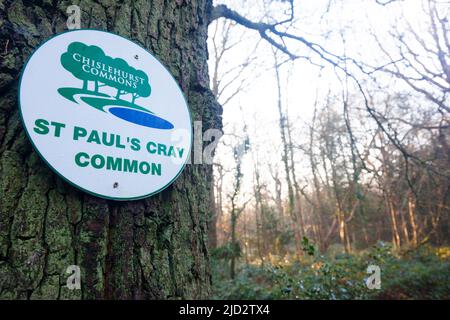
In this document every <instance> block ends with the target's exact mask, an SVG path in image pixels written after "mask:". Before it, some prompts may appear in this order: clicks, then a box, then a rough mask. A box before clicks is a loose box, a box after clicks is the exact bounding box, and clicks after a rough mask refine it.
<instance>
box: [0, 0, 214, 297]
mask: <svg viewBox="0 0 450 320" xmlns="http://www.w3.org/2000/svg"><path fill="white" fill-rule="evenodd" d="M71 4H77V5H79V6H80V8H81V10H82V16H81V22H82V28H95V29H101V30H108V31H111V32H114V33H117V34H120V35H122V36H125V37H128V38H130V39H132V40H134V41H135V42H137V43H139V44H141V45H142V46H144V47H145V48H147V49H148V50H149V51H150V52H152V53H153V54H155V55H156V56H157V57H158V58H159V59H160V60H161V61H162V62H163V63H164V64H165V65H166V66H167V67H168V68H169V70H170V72H171V73H172V74H173V75H174V77H175V79H176V80H177V82H178V83H179V85H180V86H181V88H182V89H183V91H184V94H185V96H186V98H187V100H188V103H189V106H190V108H191V113H192V117H193V120H202V121H203V128H205V129H207V128H211V127H216V128H217V127H219V128H220V123H221V119H220V114H221V109H220V106H218V104H217V103H216V102H215V100H214V97H213V96H212V94H211V93H210V91H209V89H208V87H209V79H208V71H207V46H206V38H207V24H208V12H209V10H210V6H211V3H210V1H209V0H189V1H188V0H152V1H150V0H148V1H144V0H130V1H108V0H97V1H92V0H87V1H75V0H73V1H50V0H42V1H25V0H14V1H2V0H0V299H42V298H47V299H151V298H163V299H164V298H204V297H206V296H207V295H208V294H209V290H210V270H209V262H208V250H207V230H206V225H207V220H208V216H209V214H210V212H211V210H212V208H211V203H212V202H211V199H210V197H211V190H210V188H211V186H210V181H211V180H210V179H211V175H212V170H211V167H210V166H207V165H196V166H193V165H188V166H187V167H186V169H185V170H184V173H183V174H182V175H181V176H180V177H179V178H178V179H177V180H176V182H175V183H174V184H172V186H170V187H169V188H168V189H166V190H165V191H163V192H162V193H160V194H158V195H155V196H153V197H150V198H147V199H145V200H140V201H133V202H113V201H107V200H102V199H99V198H95V197H92V196H89V195H87V194H85V193H83V192H81V191H78V190H77V189H75V188H73V187H71V186H70V185H68V184H67V183H66V182H64V181H62V180H61V179H60V178H59V177H57V175H56V174H54V173H53V172H52V171H51V170H50V169H49V168H48V167H47V166H46V165H45V164H44V163H43V161H41V159H40V158H39V156H38V155H37V154H36V153H35V152H34V150H33V149H32V147H31V144H30V142H29V141H28V140H27V138H26V135H25V132H24V130H23V128H22V125H21V122H20V118H19V112H18V105H17V92H18V80H19V74H20V70H21V68H22V66H23V64H24V62H25V61H26V59H27V58H28V57H29V56H30V54H31V52H32V51H33V49H34V48H36V47H37V46H38V45H39V44H40V43H42V42H43V41H44V40H46V39H48V38H49V37H50V36H52V35H53V34H56V33H59V32H62V31H64V30H65V28H66V20H67V14H66V9H67V7H68V6H69V5H71ZM69 265H78V266H79V267H80V268H81V290H69V289H68V288H67V287H66V280H67V277H68V276H69V275H68V274H66V273H65V271H66V268H67V267H68V266H69Z"/></svg>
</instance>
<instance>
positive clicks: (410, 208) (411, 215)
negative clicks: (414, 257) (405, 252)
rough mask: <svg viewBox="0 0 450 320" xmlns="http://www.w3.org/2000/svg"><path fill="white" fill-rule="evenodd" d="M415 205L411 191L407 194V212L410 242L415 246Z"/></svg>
mask: <svg viewBox="0 0 450 320" xmlns="http://www.w3.org/2000/svg"><path fill="white" fill-rule="evenodd" d="M415 207H416V204H415V202H414V198H413V197H412V195H411V193H410V194H409V195H408V213H409V223H410V224H411V229H412V244H413V246H417V243H418V242H417V233H418V232H417V224H416V217H415Z"/></svg>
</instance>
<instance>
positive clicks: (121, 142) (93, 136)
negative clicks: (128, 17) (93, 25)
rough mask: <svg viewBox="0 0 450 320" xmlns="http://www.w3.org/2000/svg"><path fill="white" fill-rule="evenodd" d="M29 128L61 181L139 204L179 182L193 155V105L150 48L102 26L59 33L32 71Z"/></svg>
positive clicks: (26, 74)
mask: <svg viewBox="0 0 450 320" xmlns="http://www.w3.org/2000/svg"><path fill="white" fill-rule="evenodd" d="M19 90H20V92H19V106H20V111H21V116H22V120H23V123H24V126H25V130H26V132H27V134H28V136H29V138H30V140H31V142H32V144H33V146H34V147H35V149H36V150H37V152H38V153H39V154H40V155H41V157H42V158H43V159H44V160H45V162H47V164H48V165H49V166H50V167H51V168H52V169H53V170H54V171H55V172H56V173H58V174H59V175H60V176H61V177H63V178H64V179H66V180H67V181H68V182H70V183H71V184H73V185H75V186H76V187H78V188H80V189H82V190H84V191H86V192H88V193H91V194H93V195H96V196H99V197H103V198H107V199H114V200H132V199H140V198H144V197H147V196H150V195H152V194H154V193H156V192H159V191H161V190H162V189H164V188H165V187H167V186H168V185H170V184H171V183H172V182H173V181H174V180H175V179H176V177H177V176H178V175H179V174H180V173H181V171H182V169H183V167H184V164H185V163H186V161H187V159H188V158H189V154H190V151H191V140H192V129H191V128H192V124H191V117H190V113H189V108H188V105H187V103H186V100H185V99H184V96H183V94H182V92H181V90H180V88H179V87H178V85H177V83H176V81H175V80H174V78H173V77H172V76H171V74H170V73H169V71H168V70H167V69H166V68H165V67H164V66H163V65H162V64H161V63H160V62H159V61H158V60H157V59H156V58H155V57H153V56H152V55H151V54H150V53H149V52H148V51H146V50H145V49H143V48H142V47H140V46H139V45H137V44H135V43H134V42H131V41H129V40H127V39H125V38H122V37H120V36H118V35H114V34H111V33H108V32H103V31H97V30H76V31H70V32H65V33H62V34H59V35H57V36H55V37H53V38H51V39H50V40H48V41H46V42H45V43H44V44H42V45H41V46H40V47H39V48H38V49H37V50H36V51H35V52H34V53H33V54H32V56H31V57H30V59H29V61H28V62H27V64H26V65H25V68H24V70H23V72H22V76H21V80H20V86H19Z"/></svg>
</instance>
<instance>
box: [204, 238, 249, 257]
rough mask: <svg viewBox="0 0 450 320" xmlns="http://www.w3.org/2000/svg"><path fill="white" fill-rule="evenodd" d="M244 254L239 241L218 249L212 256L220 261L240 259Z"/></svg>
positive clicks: (213, 251)
mask: <svg viewBox="0 0 450 320" xmlns="http://www.w3.org/2000/svg"><path fill="white" fill-rule="evenodd" d="M241 253H242V249H241V244H240V242H239V241H236V242H235V243H234V245H233V243H231V242H228V243H226V244H225V245H223V246H220V247H217V248H215V249H214V250H212V251H211V256H212V257H213V258H215V259H218V260H226V261H228V260H230V259H231V258H232V257H234V258H240V257H241Z"/></svg>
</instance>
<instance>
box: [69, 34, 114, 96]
mask: <svg viewBox="0 0 450 320" xmlns="http://www.w3.org/2000/svg"><path fill="white" fill-rule="evenodd" d="M74 55H78V56H79V57H80V61H77V60H76V59H75V58H74ZM81 57H89V58H91V59H94V60H100V59H101V58H102V57H105V53H104V52H103V50H102V49H100V48H99V47H97V46H87V45H85V44H84V43H81V42H72V43H71V44H70V45H69V47H68V48H67V52H65V53H64V54H63V55H62V56H61V64H62V66H63V67H64V68H65V69H66V70H67V71H69V72H70V73H72V75H73V76H74V77H75V78H78V79H80V80H83V90H87V88H88V81H96V80H97V77H96V76H95V75H93V74H91V73H87V72H84V71H83V62H82V58H81ZM95 88H96V90H95V91H96V92H97V91H98V84H96V86H95Z"/></svg>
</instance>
